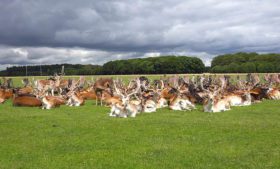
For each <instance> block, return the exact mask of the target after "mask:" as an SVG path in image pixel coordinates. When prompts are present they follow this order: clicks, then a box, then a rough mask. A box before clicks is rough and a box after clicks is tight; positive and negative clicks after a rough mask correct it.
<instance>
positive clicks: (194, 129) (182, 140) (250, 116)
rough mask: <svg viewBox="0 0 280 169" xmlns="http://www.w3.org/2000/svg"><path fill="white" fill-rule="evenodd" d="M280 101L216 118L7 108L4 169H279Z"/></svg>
mask: <svg viewBox="0 0 280 169" xmlns="http://www.w3.org/2000/svg"><path fill="white" fill-rule="evenodd" d="M279 107H280V101H264V102H262V103H259V104H254V105H252V106H250V107H235V108H233V110H231V111H228V112H224V113H216V114H209V113H204V112H202V107H198V110H195V111H192V112H180V111H170V110H168V109H160V110H158V111H157V112H156V113H152V114H141V115H139V116H137V117H136V118H127V119H121V118H112V117H109V116H108V114H107V113H108V112H109V108H105V107H100V106H94V105H93V102H91V101H89V102H87V103H86V105H85V106H83V107H66V106H62V107H60V108H57V109H53V110H41V109H39V108H24V107H13V106H12V105H11V102H10V101H8V102H6V103H5V104H3V105H0V143H1V144H0V168H1V169H2V168H3V169H5V168H7V169H13V168H22V169H23V168H24V169H25V168H26V169H31V168H36V169H37V168H43V169H48V168H55V169H58V168H59V169H61V168H65V169H66V168H67V169H68V168H105V169H113V168H121V169H126V168H131V169H137V168H143V169H147V168H166V169H174V168H201V169H206V168H207V169H225V168H227V169H228V168H234V169H236V168H238V169H242V168H244V169H247V168H252V169H269V168H275V169H277V168H280V160H279V159H280V109H279Z"/></svg>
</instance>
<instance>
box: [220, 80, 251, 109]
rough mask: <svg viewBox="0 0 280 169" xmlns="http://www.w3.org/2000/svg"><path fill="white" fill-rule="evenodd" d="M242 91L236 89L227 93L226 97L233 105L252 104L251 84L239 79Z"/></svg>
mask: <svg viewBox="0 0 280 169" xmlns="http://www.w3.org/2000/svg"><path fill="white" fill-rule="evenodd" d="M239 88H240V89H241V91H235V92H232V93H228V94H225V96H224V98H225V99H227V100H228V102H229V103H230V105H231V106H250V105H251V104H252V97H251V92H250V91H251V89H252V86H251V85H248V84H247V85H246V84H245V83H244V82H243V83H242V82H241V81H239Z"/></svg>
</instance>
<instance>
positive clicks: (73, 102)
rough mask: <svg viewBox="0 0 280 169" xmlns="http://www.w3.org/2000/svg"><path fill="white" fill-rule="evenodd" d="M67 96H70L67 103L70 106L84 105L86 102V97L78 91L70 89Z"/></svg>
mask: <svg viewBox="0 0 280 169" xmlns="http://www.w3.org/2000/svg"><path fill="white" fill-rule="evenodd" d="M67 96H68V97H69V99H68V101H67V103H66V105H68V106H82V105H84V103H85V99H84V98H83V97H81V96H80V95H79V92H77V91H70V92H69V93H68V94H67Z"/></svg>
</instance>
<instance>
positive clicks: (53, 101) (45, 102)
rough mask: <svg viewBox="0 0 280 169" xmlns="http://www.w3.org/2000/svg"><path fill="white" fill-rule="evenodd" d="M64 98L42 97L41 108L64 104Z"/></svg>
mask: <svg viewBox="0 0 280 169" xmlns="http://www.w3.org/2000/svg"><path fill="white" fill-rule="evenodd" d="M65 103H66V100H65V99H64V98H62V97H59V96H45V97H43V98H42V109H52V108H55V107H59V106H60V105H64V104H65Z"/></svg>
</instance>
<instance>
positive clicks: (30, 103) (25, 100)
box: [12, 90, 42, 107]
mask: <svg viewBox="0 0 280 169" xmlns="http://www.w3.org/2000/svg"><path fill="white" fill-rule="evenodd" d="M12 101H13V105H14V106H24V107H40V106H42V102H41V100H40V99H39V98H37V97H34V96H25V95H24V96H18V91H17V90H13V100H12Z"/></svg>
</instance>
